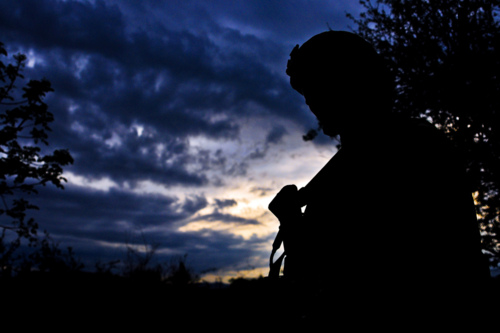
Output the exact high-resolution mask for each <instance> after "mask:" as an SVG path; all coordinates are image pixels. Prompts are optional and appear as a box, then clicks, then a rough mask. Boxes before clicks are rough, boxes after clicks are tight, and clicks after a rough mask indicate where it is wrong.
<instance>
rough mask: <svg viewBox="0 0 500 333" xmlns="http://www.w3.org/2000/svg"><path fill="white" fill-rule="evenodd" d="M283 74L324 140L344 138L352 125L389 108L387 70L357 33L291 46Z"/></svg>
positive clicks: (330, 33) (336, 33)
mask: <svg viewBox="0 0 500 333" xmlns="http://www.w3.org/2000/svg"><path fill="white" fill-rule="evenodd" d="M286 73H287V74H288V75H289V76H290V84H291V86H292V88H293V89H295V90H296V91H297V92H299V93H300V94H301V95H303V96H304V98H305V103H306V104H307V105H308V106H309V108H310V110H311V112H313V114H314V115H315V116H316V117H317V119H318V121H319V123H320V125H321V127H322V129H323V132H324V133H325V134H326V135H328V136H331V137H334V136H337V135H339V134H342V132H344V134H346V133H345V132H350V131H351V130H352V128H353V127H356V126H357V125H358V124H354V123H355V122H356V123H359V122H360V121H361V122H362V121H366V122H373V120H374V118H375V117H374V113H375V114H378V115H380V114H381V113H385V112H387V111H388V109H390V104H391V101H390V94H391V91H392V83H391V81H390V76H389V74H388V71H387V69H386V67H385V66H384V63H383V61H382V59H381V58H380V56H379V55H378V54H377V53H376V52H375V50H374V49H373V48H372V46H371V45H370V44H368V43H367V42H366V41H364V40H363V39H361V38H360V37H359V36H357V35H355V34H352V33H349V32H345V31H333V30H330V31H326V32H323V33H320V34H318V35H316V36H313V37H312V38H310V39H309V40H308V41H306V42H305V43H304V44H303V45H302V46H300V47H299V46H298V45H297V46H295V48H294V49H293V50H292V52H291V53H290V60H289V61H288V64H287V70H286ZM373 110H375V112H373Z"/></svg>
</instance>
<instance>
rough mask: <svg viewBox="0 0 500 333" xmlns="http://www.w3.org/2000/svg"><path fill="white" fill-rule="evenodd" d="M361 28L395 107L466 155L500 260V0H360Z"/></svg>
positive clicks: (486, 235)
mask: <svg viewBox="0 0 500 333" xmlns="http://www.w3.org/2000/svg"><path fill="white" fill-rule="evenodd" d="M360 4H361V5H362V6H363V7H364V8H365V11H364V12H363V13H361V14H360V16H359V18H355V17H354V16H352V15H350V14H348V17H350V18H351V19H352V20H353V22H354V23H356V24H357V28H356V29H355V31H354V32H355V33H356V34H358V35H359V36H361V37H363V38H364V39H365V40H367V41H368V42H370V43H371V44H372V45H373V46H374V47H375V49H376V50H377V51H378V52H379V53H380V54H381V55H382V56H383V57H384V58H385V60H386V61H387V65H388V67H389V69H390V71H391V73H392V76H393V78H394V80H395V82H396V86H395V91H394V95H395V103H394V107H393V109H394V111H395V112H400V113H402V114H406V115H410V116H413V117H423V118H426V119H427V120H429V121H430V122H432V123H433V124H434V125H435V126H436V127H437V128H439V129H440V130H441V131H442V132H443V133H445V134H446V135H447V136H448V138H449V139H451V141H452V142H453V143H454V145H455V146H456V147H457V148H458V149H460V150H461V151H462V152H463V154H464V158H465V164H466V171H467V175H468V178H469V180H470V189H471V192H475V195H476V197H475V200H476V203H477V205H476V209H477V213H478V216H479V223H480V228H481V235H482V246H483V249H484V250H486V251H487V253H488V255H489V258H490V265H491V266H492V267H496V266H497V265H498V263H499V261H500V220H499V213H500V200H499V198H500V197H499V196H500V192H499V191H500V138H499V133H500V132H499V130H500V128H499V126H500V112H499V111H500V100H499V99H498V93H499V92H500V79H499V78H500V44H499V43H500V26H499V21H498V19H497V11H498V10H499V5H500V1H489V0H479V1H469V0H445V1H396V0H378V1H360Z"/></svg>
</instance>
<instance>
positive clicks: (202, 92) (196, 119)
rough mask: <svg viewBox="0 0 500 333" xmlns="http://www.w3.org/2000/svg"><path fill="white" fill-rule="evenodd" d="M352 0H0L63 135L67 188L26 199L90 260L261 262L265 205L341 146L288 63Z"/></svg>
mask: <svg viewBox="0 0 500 333" xmlns="http://www.w3.org/2000/svg"><path fill="white" fill-rule="evenodd" d="M360 10H361V8H360V6H359V5H358V2H357V1H352V0H336V1H319V0H318V1H312V0H310V1H307V0H293V1H292V0H291V1H277V0H252V1H250V0H247V1H235V0H221V1H203V0H193V1H191V0H167V1H156V0H143V1H130V0H123V1H113V0H96V1H84V0H81V1H70V0H67V1H59V0H16V1H6V0H2V1H0V41H1V42H3V43H4V44H5V47H6V49H7V52H8V53H9V58H10V59H11V56H12V55H13V54H16V53H18V52H21V53H24V54H26V56H27V57H28V62H27V66H26V68H25V72H24V75H25V77H26V78H27V79H41V78H47V79H48V80H49V81H50V82H51V83H52V87H53V88H54V90H55V91H54V92H53V93H50V94H49V95H48V96H47V98H46V99H45V102H46V103H47V104H48V105H49V111H50V112H52V113H53V114H54V117H55V120H54V122H53V123H52V125H51V128H52V132H51V133H50V136H49V142H50V146H49V148H50V149H68V150H69V151H70V153H71V155H72V156H73V158H74V160H75V162H74V164H73V165H71V166H69V167H66V168H65V169H64V177H65V178H66V179H67V181H68V182H67V183H66V184H65V189H64V190H60V189H56V188H54V187H50V186H47V187H45V188H43V189H41V190H40V193H39V194H38V195H37V196H33V197H30V198H29V199H30V200H31V201H32V202H33V203H35V204H36V205H38V206H39V207H40V210H39V211H32V212H30V214H31V216H33V217H34V218H35V220H36V221H37V222H38V224H39V226H40V229H41V230H47V231H48V232H49V234H50V235H51V237H52V238H53V239H54V240H55V241H56V242H58V243H59V246H60V248H61V249H65V248H66V247H68V246H71V247H72V248H73V251H74V253H75V255H76V257H78V258H79V259H80V260H81V261H82V263H83V264H84V265H85V267H86V268H87V269H92V268H93V267H94V265H95V263H96V262H99V263H106V262H110V261H113V260H117V259H119V260H124V259H125V255H126V250H127V247H131V248H133V249H135V250H136V251H139V253H142V251H145V250H147V249H148V248H149V249H151V248H152V247H155V249H156V250H155V251H156V252H155V259H156V260H157V261H158V262H160V263H164V262H169V261H170V260H172V259H175V258H179V257H184V256H185V258H186V264H187V266H188V267H190V268H191V269H192V270H193V271H194V272H195V273H197V274H199V275H200V276H201V278H202V279H204V280H205V281H215V280H221V279H222V280H223V281H227V280H228V279H230V278H235V277H246V278H251V277H257V276H259V275H263V276H266V275H267V273H268V265H269V255H270V252H271V244H272V241H273V240H274V237H275V236H276V232H277V230H278V225H279V223H278V221H277V219H276V218H275V217H274V216H273V215H272V214H271V213H270V212H269V211H268V209H267V206H268V204H269V202H270V201H271V200H272V198H273V197H274V195H275V194H276V193H277V192H278V191H279V190H280V189H281V187H282V186H284V185H287V184H296V185H297V186H298V187H301V186H304V185H305V184H307V182H308V180H310V179H311V178H312V177H313V176H314V175H315V174H316V173H317V172H318V171H319V170H320V169H321V167H322V166H323V165H324V164H325V163H326V161H328V159H329V158H331V156H333V155H334V154H335V152H336V148H335V142H334V141H332V140H331V139H329V138H327V137H326V136H324V135H323V134H320V136H319V137H318V138H317V139H315V140H314V141H312V142H311V141H304V140H303V139H302V135H304V134H305V133H306V132H307V131H308V130H309V129H311V128H316V127H317V121H316V119H315V118H314V116H313V115H312V114H311V113H310V111H309V110H308V108H307V106H306V105H305V103H304V100H303V98H302V97H301V96H300V95H299V94H298V93H297V92H295V91H294V90H293V89H292V88H291V87H290V85H289V80H288V77H287V76H286V74H285V68H286V63H287V60H288V57H289V53H290V51H291V50H292V48H293V47H294V46H295V45H296V44H302V43H304V42H305V41H306V40H307V39H309V38H310V37H312V36H313V35H315V34H317V33H320V32H323V31H325V30H328V28H331V29H333V30H349V29H350V28H349V27H350V26H352V25H353V24H354V23H353V22H352V21H350V20H349V19H347V18H346V15H345V14H346V13H347V12H348V13H351V14H354V15H355V16H357V14H358V13H359V12H360Z"/></svg>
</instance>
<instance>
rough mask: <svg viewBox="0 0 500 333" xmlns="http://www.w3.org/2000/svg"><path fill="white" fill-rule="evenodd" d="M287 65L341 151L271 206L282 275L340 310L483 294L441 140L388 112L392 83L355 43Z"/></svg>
mask: <svg viewBox="0 0 500 333" xmlns="http://www.w3.org/2000/svg"><path fill="white" fill-rule="evenodd" d="M290 57H291V58H290V60H289V62H288V67H287V74H288V75H289V76H290V83H291V86H292V87H293V88H294V89H295V90H297V91H298V92H299V93H300V94H302V95H303V96H304V97H305V102H306V104H307V105H308V106H309V108H310V109H311V111H312V112H313V113H314V115H315V116H316V117H317V118H318V120H319V123H320V125H321V126H322V129H323V132H324V133H325V134H326V135H329V136H336V135H339V136H340V140H341V144H342V145H341V149H340V150H339V151H338V153H337V154H335V156H334V157H333V158H332V160H331V161H330V162H328V164H327V165H326V166H325V167H324V168H323V169H322V170H321V171H320V172H319V173H318V175H316V176H315V177H314V179H313V180H312V181H311V182H310V183H309V184H308V185H307V186H306V187H305V188H303V189H301V190H300V191H297V188H296V187H295V186H294V185H288V186H285V187H284V188H283V189H282V190H281V191H280V192H279V193H278V195H277V196H276V197H275V199H274V200H273V201H272V202H271V204H270V205H269V209H270V210H271V211H272V212H273V213H274V214H275V215H276V216H277V217H278V219H279V220H280V225H281V231H282V233H283V236H284V245H285V251H286V254H287V256H286V259H285V260H286V262H285V277H290V278H291V279H294V280H299V281H300V280H302V281H303V282H306V283H309V284H311V285H317V286H321V288H329V290H330V291H331V292H332V295H335V299H336V300H337V301H338V300H340V301H345V300H347V299H349V300H351V301H353V302H356V300H361V299H366V298H370V297H389V298H391V297H392V298H398V297H399V296H401V297H402V298H404V299H406V300H412V299H413V298H412V297H417V298H420V299H421V298H423V295H425V297H432V301H434V300H440V299H441V300H442V299H449V297H450V295H458V294H462V293H463V292H465V291H469V292H475V291H480V288H481V283H484V282H485V281H486V280H487V279H488V278H489V270H488V266H487V263H486V262H485V261H484V258H483V256H482V252H481V249H480V237H479V229H478V225H477V220H476V215H475V209H474V204H473V198H472V195H471V191H470V189H469V188H468V185H467V183H466V181H465V172H464V168H463V163H462V162H461V161H460V157H459V156H458V154H456V152H455V151H454V149H453V148H452V146H451V144H450V143H449V142H448V141H447V139H446V138H445V137H444V135H442V134H441V133H440V132H439V131H438V130H437V129H436V128H434V127H433V126H432V125H430V124H429V123H427V122H425V121H422V120H413V119H409V118H405V117H403V116H401V115H397V114H395V113H393V112H392V111H391V109H392V101H393V96H392V91H393V89H392V85H393V82H392V80H391V78H390V75H388V72H387V71H386V67H385V66H384V64H383V61H382V60H381V58H380V57H379V56H378V54H377V53H376V52H375V51H374V50H373V48H372V47H371V46H370V45H369V44H368V43H367V42H365V41H364V40H363V39H361V38H360V37H358V36H356V35H354V34H351V33H348V32H341V31H328V32H324V33H321V34H318V35H316V36H314V37H312V38H311V39H310V40H308V41H307V42H306V43H304V44H303V45H302V46H301V47H300V48H299V47H298V45H297V46H296V47H295V48H294V49H293V51H292V53H291V54H290ZM303 204H306V205H307V206H306V208H305V211H304V213H302V212H301V209H300V206H301V205H303ZM462 295H463V294H462Z"/></svg>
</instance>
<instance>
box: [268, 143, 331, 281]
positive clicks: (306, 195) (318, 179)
mask: <svg viewBox="0 0 500 333" xmlns="http://www.w3.org/2000/svg"><path fill="white" fill-rule="evenodd" d="M340 153H341V151H340V150H339V151H338V152H337V153H336V154H335V155H334V156H333V157H332V158H331V159H330V160H329V161H328V163H326V164H325V165H324V166H323V168H321V170H320V171H319V172H318V173H317V174H316V175H315V176H314V177H313V179H311V180H310V181H309V183H307V185H305V186H304V187H302V188H300V189H299V190H298V203H299V206H300V207H301V208H302V207H304V206H307V204H308V203H309V200H310V198H311V196H312V194H313V193H315V192H318V191H319V190H320V187H321V184H322V179H323V178H324V177H325V176H323V175H326V174H327V173H330V172H331V171H330V169H331V168H332V165H333V164H334V163H335V161H336V160H337V159H338V158H339V157H338V156H339V154H340ZM282 243H283V233H282V232H281V230H278V233H277V234H276V238H275V239H274V242H273V247H272V251H271V257H270V258H269V274H268V276H269V277H270V278H278V277H279V273H280V269H281V265H282V262H283V259H284V258H285V256H286V251H284V252H283V253H282V254H281V255H280V256H279V257H278V259H276V261H274V255H275V254H276V252H277V251H278V249H279V248H280V247H281V244H282Z"/></svg>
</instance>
